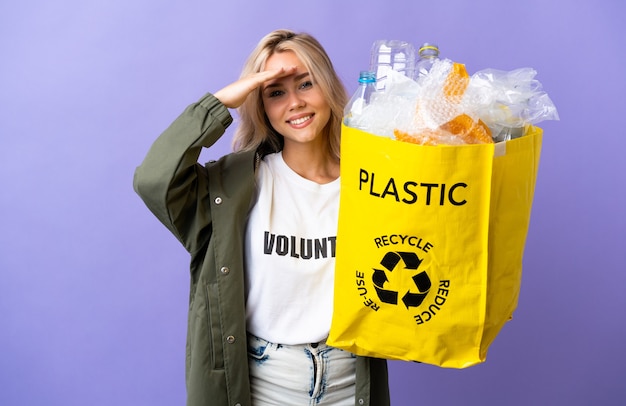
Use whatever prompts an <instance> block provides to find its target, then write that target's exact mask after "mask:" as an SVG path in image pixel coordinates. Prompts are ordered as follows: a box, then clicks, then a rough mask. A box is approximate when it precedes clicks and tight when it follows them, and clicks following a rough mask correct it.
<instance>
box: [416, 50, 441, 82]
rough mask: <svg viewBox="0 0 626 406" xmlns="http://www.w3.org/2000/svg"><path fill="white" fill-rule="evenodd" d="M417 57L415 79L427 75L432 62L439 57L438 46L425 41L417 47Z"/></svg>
mask: <svg viewBox="0 0 626 406" xmlns="http://www.w3.org/2000/svg"><path fill="white" fill-rule="evenodd" d="M418 54H419V57H418V60H417V63H416V64H415V80H419V78H421V77H423V76H426V75H428V72H430V68H431V67H432V66H433V63H435V61H436V60H437V59H439V47H438V46H437V45H435V44H429V43H425V44H423V45H422V46H421V47H420V48H419V52H418Z"/></svg>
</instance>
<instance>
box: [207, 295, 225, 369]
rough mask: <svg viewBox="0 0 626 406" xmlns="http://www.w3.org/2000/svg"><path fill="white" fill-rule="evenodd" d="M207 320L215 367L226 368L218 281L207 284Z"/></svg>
mask: <svg viewBox="0 0 626 406" xmlns="http://www.w3.org/2000/svg"><path fill="white" fill-rule="evenodd" d="M205 293H206V294H205V304H206V322H207V327H208V335H207V340H208V351H209V352H210V353H211V360H212V362H213V365H212V367H213V369H223V368H224V345H223V342H222V335H223V334H222V328H221V323H220V309H219V301H218V300H217V298H218V295H217V283H208V284H206V286H205Z"/></svg>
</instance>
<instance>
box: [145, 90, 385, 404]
mask: <svg viewBox="0 0 626 406" xmlns="http://www.w3.org/2000/svg"><path fill="white" fill-rule="evenodd" d="M231 123H232V117H231V115H230V113H229V111H228V109H227V108H226V107H225V106H224V105H223V104H221V103H220V102H219V100H217V99H216V98H215V97H214V96H213V95H211V94H207V95H205V96H204V97H203V98H202V99H200V100H199V101H198V102H197V103H194V104H192V105H190V106H189V107H188V108H187V109H186V110H185V111H184V112H183V113H182V114H181V115H180V116H179V117H178V118H177V119H176V120H175V121H174V122H173V123H172V124H171V125H170V127H168V128H167V129H166V130H165V131H164V132H163V134H162V135H161V136H160V137H159V138H158V139H157V140H156V141H155V142H154V144H153V145H152V147H151V148H150V151H149V152H148V155H147V156H146V158H145V159H144V161H143V163H142V164H141V165H140V166H139V167H138V168H137V170H136V171H135V177H134V188H135V191H136V192H137V193H138V194H139V196H141V198H142V199H143V201H144V202H145V204H146V205H147V206H148V208H149V209H150V210H151V211H152V213H154V215H155V216H156V217H157V218H158V219H159V220H160V221H161V222H162V223H163V224H164V225H165V226H166V227H167V228H168V229H169V230H170V231H171V232H172V233H173V234H174V235H175V236H176V238H178V240H179V241H180V242H181V243H182V244H183V246H184V247H185V249H186V250H187V251H188V252H189V253H190V254H191V267H190V268H191V269H190V271H191V287H190V297H189V318H188V331H187V359H186V382H187V405H193V406H208V405H215V406H222V405H223V406H236V405H239V406H250V405H251V400H250V383H249V378H248V359H247V341H246V321H245V320H246V319H245V314H246V312H245V298H244V261H243V252H244V233H245V227H246V219H247V214H248V210H249V208H250V204H251V199H252V195H253V191H254V171H255V158H256V156H255V152H237V153H232V154H228V155H226V156H224V157H222V158H221V159H220V160H218V161H212V162H209V163H208V164H207V165H206V166H202V165H200V164H198V162H197V161H198V157H199V155H200V151H201V149H202V148H203V147H209V146H211V145H213V144H214V143H215V142H216V141H217V140H218V139H219V138H220V137H221V136H222V135H223V134H224V131H225V130H226V128H227V127H228V126H229V125H230V124H231ZM356 387H357V389H356V399H355V405H358V406H360V405H371V406H384V405H388V404H389V389H388V383H387V363H386V361H385V360H380V359H372V358H366V357H358V358H357V383H356Z"/></svg>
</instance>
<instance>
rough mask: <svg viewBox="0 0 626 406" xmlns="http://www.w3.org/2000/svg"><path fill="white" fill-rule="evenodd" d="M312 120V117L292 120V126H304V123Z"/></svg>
mask: <svg viewBox="0 0 626 406" xmlns="http://www.w3.org/2000/svg"><path fill="white" fill-rule="evenodd" d="M310 119H311V116H306V117H302V118H299V119H297V120H292V121H291V124H293V125H299V124H302V123H304V122H305V121H308V120H310Z"/></svg>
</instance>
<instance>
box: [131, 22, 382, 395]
mask: <svg viewBox="0 0 626 406" xmlns="http://www.w3.org/2000/svg"><path fill="white" fill-rule="evenodd" d="M346 101H347V97H346V93H345V89H344V87H343V85H342V83H341V81H340V80H339V78H338V76H337V74H336V72H335V70H334V68H333V66H332V63H331V61H330V60H329V58H328V55H327V54H326V52H325V51H324V49H323V48H322V46H321V45H320V44H319V42H318V41H317V40H316V39H314V38H313V37H311V36H310V35H308V34H304V33H294V32H291V31H288V30H277V31H274V32H272V33H270V34H268V35H267V36H265V37H264V38H263V39H262V40H261V41H260V42H259V44H258V45H257V47H256V49H255V50H254V51H253V52H252V54H251V55H250V57H249V59H248V61H247V62H246V64H245V66H244V69H243V72H242V75H241V77H240V79H239V80H238V81H236V82H234V83H232V84H230V85H228V86H226V87H225V88H223V89H221V90H219V91H217V92H215V93H214V94H207V95H205V96H204V97H203V98H202V99H200V100H199V101H198V102H197V103H194V104H192V105H190V106H189V107H188V108H187V109H186V110H185V111H184V112H183V114H182V115H181V116H180V117H178V118H177V119H176V120H175V121H174V123H172V125H171V126H170V127H169V128H168V129H167V130H166V131H165V132H164V133H163V134H162V135H161V136H160V137H159V138H158V139H157V140H156V141H155V143H154V144H153V146H152V147H151V149H150V151H149V152H148V155H147V156H146V158H145V160H144V161H143V163H142V164H141V166H140V167H138V168H137V170H136V173H135V179H134V187H135V190H136V191H137V193H138V194H139V195H140V196H141V197H142V199H143V200H144V202H145V203H146V205H147V206H148V207H149V208H150V210H151V211H152V212H153V213H154V214H155V215H156V216H157V217H158V218H159V220H160V221H161V222H163V224H165V226H167V227H168V228H169V230H170V231H171V232H172V233H173V234H174V235H175V236H176V237H177V238H178V239H179V240H180V242H181V243H182V244H183V245H184V246H185V248H186V249H187V250H188V251H189V253H190V254H191V291H190V307H189V309H190V311H189V321H188V323H189V325H188V339H187V395H188V400H187V404H188V405H198V406H200V405H203V406H205V405H224V406H226V405H240V406H244V405H254V406H260V405H281V406H285V405H372V406H381V405H388V404H389V391H388V384H387V365H386V362H385V361H384V360H379V359H371V358H365V357H356V356H354V355H352V354H350V353H348V352H345V351H342V350H340V349H336V348H332V347H329V346H327V345H326V344H325V338H326V337H327V335H328V331H329V328H330V320H331V315H332V302H333V278H334V276H333V272H334V254H335V243H336V241H335V236H336V229H337V212H338V203H339V139H340V127H341V118H342V112H343V107H344V105H345V103H346ZM235 108H237V109H238V110H239V115H240V120H241V123H240V125H239V127H238V129H237V130H236V133H235V138H234V147H235V148H234V149H235V152H234V153H231V154H228V155H226V156H224V157H222V158H221V159H220V160H218V161H216V162H209V163H208V164H206V165H205V166H202V165H200V164H198V163H197V159H198V156H199V154H200V151H201V149H202V148H203V147H210V146H211V145H212V144H213V143H215V141H216V140H217V139H218V138H219V137H220V136H222V135H223V133H224V131H225V129H226V128H227V127H228V125H230V124H231V122H232V117H231V115H230V113H229V111H228V109H235Z"/></svg>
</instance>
